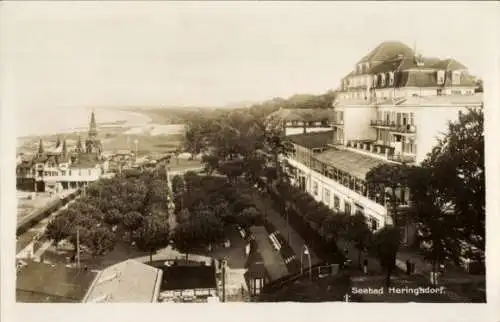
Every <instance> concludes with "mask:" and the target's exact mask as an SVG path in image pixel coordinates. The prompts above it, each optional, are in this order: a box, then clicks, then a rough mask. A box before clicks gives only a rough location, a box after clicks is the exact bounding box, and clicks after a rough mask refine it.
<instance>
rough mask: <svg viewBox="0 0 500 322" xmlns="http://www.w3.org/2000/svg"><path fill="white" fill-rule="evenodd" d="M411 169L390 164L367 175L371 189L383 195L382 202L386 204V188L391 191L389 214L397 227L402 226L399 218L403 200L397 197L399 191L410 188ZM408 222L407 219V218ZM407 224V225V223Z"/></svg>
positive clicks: (402, 165)
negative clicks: (399, 207) (399, 209)
mask: <svg viewBox="0 0 500 322" xmlns="http://www.w3.org/2000/svg"><path fill="white" fill-rule="evenodd" d="M409 172H410V168H409V167H408V166H406V165H404V164H389V163H384V164H381V165H379V166H377V167H375V168H373V169H371V170H370V171H369V172H368V173H367V174H366V181H367V183H368V186H369V187H372V188H375V189H374V192H375V193H376V194H379V195H381V197H382V198H383V199H382V200H381V201H382V202H383V203H384V204H385V198H386V192H385V191H386V188H390V189H391V192H392V194H391V196H390V198H389V201H390V207H389V209H388V210H389V213H391V217H392V219H393V221H394V222H395V223H396V225H400V224H402V223H401V222H400V218H398V205H399V204H400V203H401V200H399V199H398V197H397V195H396V191H397V189H398V188H399V189H406V188H407V187H408V176H409ZM405 220H407V218H405ZM405 224H406V223H405Z"/></svg>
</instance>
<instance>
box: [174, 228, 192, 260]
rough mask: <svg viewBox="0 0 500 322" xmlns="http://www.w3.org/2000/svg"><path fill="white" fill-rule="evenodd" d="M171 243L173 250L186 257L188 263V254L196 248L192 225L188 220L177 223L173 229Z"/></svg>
mask: <svg viewBox="0 0 500 322" xmlns="http://www.w3.org/2000/svg"><path fill="white" fill-rule="evenodd" d="M172 242H173V246H174V248H175V249H177V250H178V251H180V252H181V253H184V254H185V255H186V261H188V259H189V253H190V252H192V251H193V250H194V249H195V248H196V247H197V246H198V239H197V236H196V231H195V227H194V225H193V224H192V223H191V222H190V221H189V220H186V221H181V222H179V223H178V225H177V226H176V227H175V230H174V234H173V236H172Z"/></svg>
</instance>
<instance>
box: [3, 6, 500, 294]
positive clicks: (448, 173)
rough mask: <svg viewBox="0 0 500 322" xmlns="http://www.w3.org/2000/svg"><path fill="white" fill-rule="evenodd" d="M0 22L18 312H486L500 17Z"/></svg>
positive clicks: (275, 11) (371, 14)
mask: <svg viewBox="0 0 500 322" xmlns="http://www.w3.org/2000/svg"><path fill="white" fill-rule="evenodd" d="M4 9H5V10H4ZM2 10H4V11H3V12H2V15H1V17H2V20H3V21H2V23H1V25H2V29H4V30H3V31H2V33H1V34H0V35H1V42H2V47H3V48H2V50H1V52H2V56H1V57H2V60H3V65H2V66H5V69H4V68H2V69H3V70H2V71H1V74H2V81H3V85H5V87H3V88H4V89H6V91H5V93H6V94H5V95H6V96H5V97H4V101H3V102H4V103H5V102H8V103H9V104H2V105H3V106H2V109H4V110H8V111H9V112H8V113H9V114H11V115H12V120H11V121H10V122H11V123H12V129H9V133H11V136H10V138H9V140H15V141H16V143H15V149H16V155H15V164H13V167H12V168H9V170H8V171H11V172H14V168H15V182H16V187H15V194H16V196H15V197H13V198H15V204H16V207H17V214H14V213H13V214H12V215H10V217H11V218H9V220H12V221H13V222H15V228H14V224H13V225H12V227H13V228H12V230H13V231H12V233H11V234H12V236H14V235H15V243H14V242H13V245H15V258H14V257H12V258H8V259H6V260H7V261H10V263H12V265H14V264H15V277H12V278H9V279H12V284H9V285H12V292H13V294H14V300H15V302H17V303H229V302H234V303H254V304H255V303H268V304H269V303H280V302H281V303H285V302H288V303H290V302H295V303H319V302H339V303H340V302H342V303H440V304H443V303H483V304H484V303H486V302H487V301H488V302H489V297H488V296H489V294H488V296H487V291H486V289H487V282H486V266H487V265H486V263H487V262H488V261H489V259H488V256H486V251H485V244H486V242H487V238H486V213H487V212H488V211H486V204H487V200H486V185H485V181H486V180H485V178H486V171H485V168H486V167H485V164H486V159H485V137H486V136H488V135H487V134H485V119H486V118H487V117H488V115H489V114H488V113H489V112H488V109H489V108H490V106H488V105H487V104H485V103H484V101H485V99H484V97H483V95H484V94H486V93H485V91H484V90H483V80H484V81H485V83H486V82H487V78H486V77H487V76H486V74H488V73H492V66H491V65H488V60H487V59H486V58H485V57H486V56H485V52H487V51H488V50H490V48H492V46H494V45H495V44H492V43H491V42H490V39H491V37H490V36H489V35H487V34H482V33H481V32H482V30H483V29H484V28H483V27H478V26H479V25H480V24H481V23H482V22H483V23H485V24H486V22H487V21H492V19H493V17H494V14H493V13H492V10H491V8H490V7H488V6H486V5H485V6H482V5H477V6H472V5H469V4H467V3H466V2H462V3H461V4H459V5H455V6H452V5H446V4H445V3H442V4H441V5H434V4H431V3H430V2H429V3H427V4H425V3H423V4H422V3H420V4H419V5H410V4H408V5H406V6H405V5H403V4H401V3H397V2H386V3H385V4H376V5H375V4H373V3H372V4H371V5H368V3H367V4H366V5H363V3H356V4H355V3H345V2H339V3H336V2H331V3H324V2H323V3H313V4H311V5H307V4H305V3H301V2H293V3H287V2H275V3H269V2H255V3H248V2H247V3H245V2H231V3H230V2H210V1H208V2H205V3H199V2H190V1H187V2H183V3H179V2H173V1H172V2H170V1H164V2H162V1H152V2H134V1H124V2H120V1H107V2H106V1H102V2H100V1H81V2H65V1H54V2H36V1H35V2H29V1H28V2H25V3H20V4H17V3H16V4H14V3H12V2H11V3H8V1H7V5H6V6H5V7H3V8H2ZM490 18H491V19H490ZM4 45H5V46H4ZM496 52H498V48H497V51H496ZM497 72H498V71H497ZM486 85H487V84H486ZM496 86H497V87H496V88H498V84H496ZM487 88H491V87H487ZM2 95H4V94H2ZM4 115H5V114H4ZM488 180H489V179H488ZM2 188H5V187H4V186H3V187H2ZM10 189H12V190H13V189H14V188H13V187H10ZM3 191H4V189H2V192H3ZM493 193H496V192H493ZM488 195H489V198H491V197H493V198H495V195H491V196H490V193H489V192H488ZM497 198H498V196H497ZM488 202H489V201H488ZM490 215H492V214H490V213H489V212H488V216H490ZM2 217H4V216H2ZM3 219H4V220H5V218H3ZM9 227H10V226H9ZM9 229H10V228H9ZM14 230H15V234H14ZM2 248H4V247H3V246H2ZM3 260H4V259H3V258H2V261H3ZM7 265H11V264H7ZM488 272H490V271H488ZM497 275H498V274H497ZM14 278H15V281H14ZM2 279H3V278H2Z"/></svg>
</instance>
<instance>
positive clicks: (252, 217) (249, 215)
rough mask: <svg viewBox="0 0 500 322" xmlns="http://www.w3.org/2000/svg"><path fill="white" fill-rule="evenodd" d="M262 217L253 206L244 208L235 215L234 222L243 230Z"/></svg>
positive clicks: (246, 229)
mask: <svg viewBox="0 0 500 322" xmlns="http://www.w3.org/2000/svg"><path fill="white" fill-rule="evenodd" d="M262 219H263V217H262V213H261V212H260V211H258V210H257V208H255V207H254V206H252V207H248V208H245V209H243V210H242V211H240V212H239V213H238V214H237V215H236V223H237V224H238V225H239V226H241V228H243V229H245V231H248V229H249V228H250V227H252V226H254V225H255V224H257V223H259V222H260V221H261V220H262Z"/></svg>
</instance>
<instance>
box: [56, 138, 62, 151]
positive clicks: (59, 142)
mask: <svg viewBox="0 0 500 322" xmlns="http://www.w3.org/2000/svg"><path fill="white" fill-rule="evenodd" d="M60 146H61V138H60V137H59V136H58V137H57V141H56V149H57V148H59V147H60Z"/></svg>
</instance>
